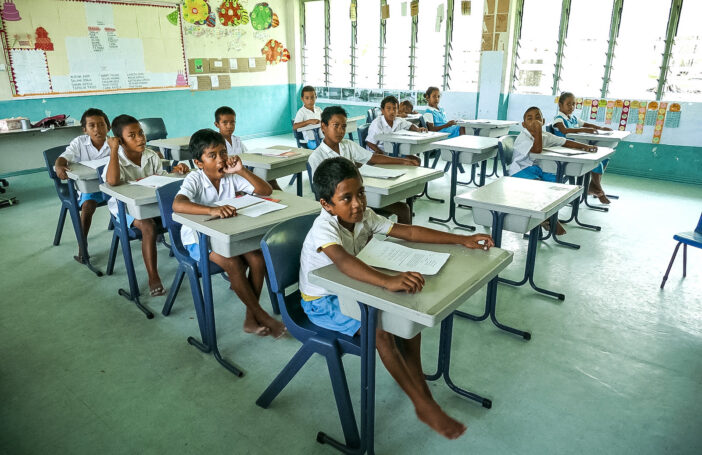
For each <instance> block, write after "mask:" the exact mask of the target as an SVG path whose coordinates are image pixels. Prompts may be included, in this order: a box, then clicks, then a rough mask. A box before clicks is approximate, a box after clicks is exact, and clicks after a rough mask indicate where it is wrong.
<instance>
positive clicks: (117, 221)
mask: <svg viewBox="0 0 702 455" xmlns="http://www.w3.org/2000/svg"><path fill="white" fill-rule="evenodd" d="M124 216H125V217H126V218H127V227H132V224H134V220H135V219H136V218H134V217H133V216H131V215H130V214H128V213H125V214H124ZM115 222H116V223H119V216H115Z"/></svg>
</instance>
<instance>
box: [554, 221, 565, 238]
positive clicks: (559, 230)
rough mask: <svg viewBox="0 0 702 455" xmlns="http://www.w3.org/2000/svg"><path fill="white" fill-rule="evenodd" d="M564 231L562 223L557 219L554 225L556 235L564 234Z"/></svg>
mask: <svg viewBox="0 0 702 455" xmlns="http://www.w3.org/2000/svg"><path fill="white" fill-rule="evenodd" d="M565 233H566V230H565V228H564V227H563V225H562V224H561V223H560V221H559V222H558V225H557V226H556V234H557V235H565Z"/></svg>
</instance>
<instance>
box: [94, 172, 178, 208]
mask: <svg viewBox="0 0 702 455" xmlns="http://www.w3.org/2000/svg"><path fill="white" fill-rule="evenodd" d="M167 176H168V177H177V178H181V179H184V178H185V174H167ZM100 191H102V192H103V193H105V194H107V195H109V196H112V197H113V198H115V199H117V200H118V201H122V202H124V203H125V204H130V205H135V206H139V205H147V204H155V203H156V202H158V201H157V200H156V188H153V187H150V186H143V185H135V184H133V183H123V184H121V185H116V186H112V185H110V184H108V183H101V184H100Z"/></svg>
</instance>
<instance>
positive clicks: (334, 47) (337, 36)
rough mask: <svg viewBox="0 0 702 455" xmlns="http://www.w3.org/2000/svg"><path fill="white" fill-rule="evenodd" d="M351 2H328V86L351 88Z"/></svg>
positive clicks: (346, 0)
mask: <svg viewBox="0 0 702 455" xmlns="http://www.w3.org/2000/svg"><path fill="white" fill-rule="evenodd" d="M350 7H351V0H330V1H329V38H330V43H329V66H330V68H329V73H330V74H329V85H331V86H332V87H351V19H350V18H349V8H350Z"/></svg>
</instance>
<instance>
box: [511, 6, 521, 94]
mask: <svg viewBox="0 0 702 455" xmlns="http://www.w3.org/2000/svg"><path fill="white" fill-rule="evenodd" d="M523 15H524V0H517V4H516V5H515V18H514V19H515V20H514V36H513V37H512V74H511V77H510V80H511V81H512V83H511V87H510V92H513V91H515V89H516V85H515V84H516V80H517V69H518V68H517V67H518V65H517V61H518V59H519V40H520V38H521V37H522V16H523Z"/></svg>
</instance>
